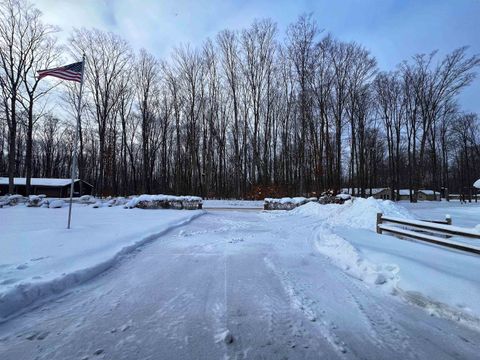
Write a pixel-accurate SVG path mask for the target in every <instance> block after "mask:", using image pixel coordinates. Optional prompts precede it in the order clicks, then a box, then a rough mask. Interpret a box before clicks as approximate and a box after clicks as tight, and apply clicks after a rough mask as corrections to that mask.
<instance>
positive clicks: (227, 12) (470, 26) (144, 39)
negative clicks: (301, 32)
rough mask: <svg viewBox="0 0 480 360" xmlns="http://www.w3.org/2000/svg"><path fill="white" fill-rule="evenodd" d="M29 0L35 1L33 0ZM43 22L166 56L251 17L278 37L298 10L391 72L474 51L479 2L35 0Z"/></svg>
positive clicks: (469, 94) (474, 100)
mask: <svg viewBox="0 0 480 360" xmlns="http://www.w3.org/2000/svg"><path fill="white" fill-rule="evenodd" d="M34 1H35V0H34ZM35 4H36V5H37V6H38V7H39V8H40V10H42V12H43V13H44V16H45V20H46V21H47V22H49V23H52V24H55V25H59V26H60V27H62V28H63V29H64V33H63V34H62V39H66V38H68V33H69V31H70V30H71V29H72V28H73V27H97V28H100V29H103V30H108V31H113V32H115V33H118V34H119V35H121V36H122V37H124V38H125V39H126V40H128V41H129V42H130V44H132V46H133V47H134V48H135V49H140V48H146V49H147V50H148V51H149V52H151V53H153V54H155V55H157V56H159V57H164V58H165V57H168V55H169V54H170V53H171V51H172V49H173V48H174V47H175V46H178V45H180V44H181V43H191V44H192V45H194V46H198V45H201V43H202V42H203V41H205V40H206V38H207V37H214V36H215V35H216V34H217V33H218V32H219V31H221V30H223V29H225V28H229V29H242V28H245V27H248V26H249V25H250V24H251V23H252V21H253V20H254V19H256V18H266V17H269V18H271V19H272V20H273V21H275V22H276V23H277V24H278V27H279V36H280V38H282V37H283V36H284V31H285V29H286V27H287V26H288V24H289V23H291V22H293V21H295V19H296V18H297V17H298V15H300V14H302V13H310V12H312V13H313V14H314V17H315V19H316V20H317V21H318V24H319V27H320V28H323V29H325V31H326V32H331V33H333V35H334V36H336V37H338V38H340V39H342V40H345V41H356V42H358V43H360V44H362V45H364V46H365V47H366V48H368V49H369V50H370V51H371V52H372V53H373V54H374V55H375V56H376V57H377V59H378V62H379V66H380V67H381V68H382V69H393V68H394V67H395V65H396V64H398V63H399V62H401V61H402V60H404V59H409V58H410V57H411V56H413V55H414V54H416V53H419V52H425V53H429V52H431V51H433V50H436V49H438V50H440V55H443V54H445V53H447V52H449V51H452V50H453V49H455V48H457V47H459V46H463V45H470V46H471V49H470V53H472V54H473V53H480V37H478V34H480V22H479V21H478V14H479V13H480V1H473V0H459V1H449V0H423V1H414V0H404V1H398V0H382V1H381V0H376V1H374V0H343V1H330V0H320V1H314V0H312V1H308V0H300V1H291V0H277V1H275V0H271V1H265V0H256V1H255V0H243V1H242V0H233V1H225V0H196V1H195V0H191V1H186V0H175V1H171V0H161V1H157V0H75V1H74V0H63V1H58V0H36V1H35ZM478 93H480V80H478V79H477V80H476V81H475V84H474V85H473V86H472V87H470V88H469V89H467V90H466V91H465V93H464V94H463V95H462V98H461V103H462V105H463V106H464V107H465V108H466V109H467V110H470V111H477V112H480V101H478V95H477V94H478Z"/></svg>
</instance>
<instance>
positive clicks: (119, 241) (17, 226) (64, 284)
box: [0, 204, 203, 322]
mask: <svg viewBox="0 0 480 360" xmlns="http://www.w3.org/2000/svg"><path fill="white" fill-rule="evenodd" d="M202 213H203V212H202V211H178V210H163V211H161V212H155V211H148V210H140V209H131V210H127V209H123V208H122V207H113V208H108V207H105V208H99V209H93V208H92V207H89V206H85V205H76V204H75V205H74V207H73V220H72V224H73V225H72V229H70V230H67V229H66V222H67V214H68V207H66V206H64V207H62V208H60V209H49V208H28V207H26V206H24V205H23V204H20V205H17V206H14V207H11V208H4V209H0V219H1V222H0V238H1V240H0V249H1V251H0V322H1V321H2V320H3V319H5V318H7V317H8V316H9V315H11V314H12V313H14V312H16V311H19V310H21V309H22V308H24V307H25V306H28V305H30V304H31V303H33V302H35V301H36V300H38V299H40V298H44V297H46V296H49V295H51V294H55V293H59V292H61V291H63V290H65V289H67V288H69V287H71V286H73V285H76V284H79V283H81V282H84V281H86V280H88V279H91V278H92V277H94V276H96V275H98V274H99V273H101V272H103V271H104V270H105V269H108V268H109V267H111V266H112V265H113V264H114V263H115V261H117V260H118V258H119V257H120V256H121V255H124V254H126V253H128V252H131V251H132V250H134V249H135V248H136V247H138V246H140V245H141V244H143V243H145V242H148V241H151V240H153V239H155V238H157V237H158V236H160V235H161V234H163V233H165V232H166V231H168V230H169V229H172V228H174V227H177V226H180V225H183V224H185V223H187V222H188V221H190V220H192V219H194V218H195V217H197V216H199V215H201V214H202Z"/></svg>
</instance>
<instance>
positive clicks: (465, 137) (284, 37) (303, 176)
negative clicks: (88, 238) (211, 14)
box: [0, 0, 480, 201]
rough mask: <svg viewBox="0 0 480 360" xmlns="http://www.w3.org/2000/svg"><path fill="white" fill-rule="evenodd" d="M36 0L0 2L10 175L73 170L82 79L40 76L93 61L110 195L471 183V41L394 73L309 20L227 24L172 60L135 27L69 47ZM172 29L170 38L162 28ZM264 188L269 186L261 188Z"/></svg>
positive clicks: (88, 33) (93, 177)
mask: <svg viewBox="0 0 480 360" xmlns="http://www.w3.org/2000/svg"><path fill="white" fill-rule="evenodd" d="M58 31H59V29H57V28H56V27H54V26H51V25H49V24H46V23H45V22H43V20H42V17H41V13H40V11H38V10H37V9H36V8H35V7H33V6H32V5H31V4H30V3H29V2H27V1H26V0H0V88H1V93H0V100H1V101H0V174H4V175H5V176H8V177H9V178H10V191H11V192H13V177H15V176H22V177H26V178H27V191H30V190H29V188H30V186H29V184H30V181H29V179H30V178H31V177H69V175H70V166H71V162H72V156H71V154H72V150H73V147H74V146H73V139H74V132H75V121H74V120H75V111H76V96H77V94H78V91H79V85H78V84H76V83H68V82H60V81H55V80H41V81H39V80H38V79H37V78H36V76H35V74H36V71H37V70H39V69H45V68H50V67H55V66H59V65H61V64H64V63H65V62H66V61H72V60H73V61H81V57H82V54H85V55H86V67H85V82H84V97H83V106H82V121H81V126H80V132H79V147H78V149H79V151H78V166H79V174H78V175H79V177H80V178H81V179H84V180H85V181H87V182H90V183H92V184H93V185H94V187H95V191H96V193H97V194H98V195H120V194H124V195H129V194H135V193H175V194H197V195H201V196H204V197H236V198H246V197H252V196H260V195H264V196H266V195H269V194H268V192H269V191H270V192H277V193H282V194H284V195H306V194H313V193H316V194H319V193H321V192H323V191H325V190H327V189H333V190H337V191H338V190H339V189H341V188H345V187H349V188H352V189H353V190H354V191H355V192H357V194H358V195H362V196H366V195H368V194H369V191H370V189H371V188H374V187H380V186H382V187H384V186H385V187H387V186H388V187H390V189H391V191H392V198H394V195H395V194H394V190H396V189H397V190H398V189H400V188H409V189H412V190H413V191H412V194H411V197H412V201H415V191H416V190H418V189H422V188H428V189H434V190H437V191H439V190H440V189H442V188H448V189H449V191H450V192H460V193H464V192H466V191H471V185H472V183H473V182H474V181H475V180H476V179H477V178H479V177H480V168H479V167H478V164H479V163H480V127H479V124H480V123H479V119H478V114H474V113H465V112H464V111H462V109H461V108H460V106H459V105H458V102H457V99H458V95H459V94H460V93H461V91H462V90H463V89H464V88H465V87H467V86H469V85H470V84H471V83H472V81H473V80H474V78H475V75H476V70H477V68H478V66H479V65H480V57H479V56H478V55H469V53H468V48H467V47H460V48H458V49H456V50H453V51H452V52H450V53H448V54H447V55H445V56H443V57H440V56H439V55H438V54H437V52H431V53H427V54H419V55H415V56H413V57H412V58H410V59H408V60H405V61H403V62H401V63H400V64H398V66H397V67H396V68H395V69H392V70H391V71H380V70H379V68H378V66H377V62H376V59H375V57H374V55H373V54H371V53H370V51H368V50H367V49H366V48H365V47H363V46H362V45H360V44H358V43H355V42H345V41H341V40H339V39H337V38H335V37H334V36H333V35H332V34H326V33H324V32H323V31H321V30H320V28H319V26H318V24H317V23H316V21H315V19H314V17H313V16H312V15H302V16H300V17H299V18H298V19H297V20H296V21H295V22H294V23H292V24H291V25H289V26H288V28H287V30H286V32H285V34H280V33H279V31H278V29H277V26H276V24H275V23H274V22H273V21H272V20H269V19H264V20H256V21H254V22H253V23H252V24H251V25H250V26H249V27H248V28H245V29H242V30H237V31H233V30H224V31H221V32H219V33H218V34H217V35H216V36H215V37H214V38H212V39H207V40H205V41H204V42H203V44H202V45H201V46H198V47H192V46H189V45H181V46H178V47H177V48H175V49H174V50H173V52H172V54H171V56H169V57H168V58H166V59H159V58H157V57H156V56H154V55H152V54H151V53H149V52H148V51H147V50H140V51H138V52H136V51H134V50H133V49H132V47H131V46H130V44H129V43H128V42H127V41H126V40H124V39H123V38H121V37H120V36H118V35H116V34H114V33H111V32H105V31H102V30H98V29H85V28H82V29H75V30H73V32H72V33H71V34H70V38H69V40H68V42H67V43H65V44H61V43H59V41H58V40H57V38H56V36H57V35H58ZM159 35H161V34H159ZM261 191H263V193H260V192H261Z"/></svg>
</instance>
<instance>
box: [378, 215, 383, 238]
mask: <svg viewBox="0 0 480 360" xmlns="http://www.w3.org/2000/svg"><path fill="white" fill-rule="evenodd" d="M382 216H383V214H382V213H377V234H381V233H382V229H380V227H379V226H378V225H380V224H381V223H382Z"/></svg>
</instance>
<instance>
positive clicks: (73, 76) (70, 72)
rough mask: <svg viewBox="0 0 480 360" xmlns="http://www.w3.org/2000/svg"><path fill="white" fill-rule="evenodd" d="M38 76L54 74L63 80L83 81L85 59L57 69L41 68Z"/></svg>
mask: <svg viewBox="0 0 480 360" xmlns="http://www.w3.org/2000/svg"><path fill="white" fill-rule="evenodd" d="M37 72H38V78H39V79H41V78H44V77H45V76H54V77H57V78H60V79H63V80H69V81H77V82H81V81H82V72H83V61H80V62H77V63H73V64H70V65H65V66H61V67H58V68H55V69H45V70H39V71H37Z"/></svg>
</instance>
